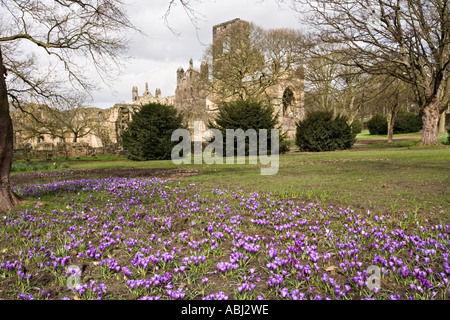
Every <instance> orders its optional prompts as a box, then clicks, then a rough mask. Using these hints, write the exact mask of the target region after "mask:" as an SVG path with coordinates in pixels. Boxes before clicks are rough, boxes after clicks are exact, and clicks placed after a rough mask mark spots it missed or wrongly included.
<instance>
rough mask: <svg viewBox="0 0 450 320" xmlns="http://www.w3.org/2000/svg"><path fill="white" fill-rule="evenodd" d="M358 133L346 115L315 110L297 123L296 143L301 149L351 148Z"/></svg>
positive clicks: (328, 149)
mask: <svg viewBox="0 0 450 320" xmlns="http://www.w3.org/2000/svg"><path fill="white" fill-rule="evenodd" d="M355 137H356V133H353V132H352V128H351V126H350V125H348V123H347V118H346V117H344V116H340V115H339V116H337V117H333V113H332V112H328V111H313V112H310V113H308V114H307V115H306V118H305V119H304V120H303V121H299V122H298V123H297V132H296V144H297V145H298V147H299V148H300V150H301V151H314V152H317V151H333V150H345V149H350V148H351V147H352V146H353V144H354V143H355V140H356V139H355Z"/></svg>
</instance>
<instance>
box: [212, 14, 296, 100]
mask: <svg viewBox="0 0 450 320" xmlns="http://www.w3.org/2000/svg"><path fill="white" fill-rule="evenodd" d="M303 43H304V38H303V36H302V34H301V33H300V32H299V31H296V30H290V29H275V30H263V29H262V28H260V27H258V26H256V25H255V24H252V23H247V22H245V21H239V23H235V24H232V25H230V26H229V27H227V31H226V32H223V33H221V34H218V35H217V36H216V38H215V39H214V41H213V43H212V44H211V46H210V47H209V48H208V49H207V50H206V52H205V55H204V57H205V60H206V61H207V62H208V67H209V69H210V70H212V72H211V74H212V79H210V80H212V81H211V82H209V90H210V92H211V93H213V96H214V99H215V102H216V103H217V102H222V101H229V100H232V99H236V98H253V99H265V98H268V99H269V100H270V97H265V96H264V95H265V94H266V92H267V91H266V90H267V88H269V87H271V86H273V85H275V84H277V83H279V82H280V81H282V80H289V79H291V78H293V77H295V78H298V77H299V72H302V65H301V64H302V60H301V56H300V55H299V50H300V49H301V48H303V45H302V44H303ZM300 76H302V75H300Z"/></svg>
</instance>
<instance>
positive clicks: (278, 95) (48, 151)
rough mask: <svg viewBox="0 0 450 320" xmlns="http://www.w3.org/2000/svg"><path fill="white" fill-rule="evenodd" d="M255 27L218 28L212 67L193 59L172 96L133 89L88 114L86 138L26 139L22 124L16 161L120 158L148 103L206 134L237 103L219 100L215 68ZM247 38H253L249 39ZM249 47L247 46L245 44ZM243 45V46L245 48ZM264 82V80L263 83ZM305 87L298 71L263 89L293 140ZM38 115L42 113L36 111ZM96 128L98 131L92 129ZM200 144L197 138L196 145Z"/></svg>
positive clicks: (17, 132) (252, 82) (247, 82)
mask: <svg viewBox="0 0 450 320" xmlns="http://www.w3.org/2000/svg"><path fill="white" fill-rule="evenodd" d="M249 26H250V23H248V22H247V21H244V20H241V19H234V20H231V21H228V22H224V23H221V24H219V25H216V26H214V27H213V44H212V47H213V46H215V47H216V48H218V49H214V50H213V53H212V54H211V56H212V59H211V61H210V63H207V62H206V61H204V62H202V63H201V65H200V68H199V69H197V68H195V67H194V64H193V61H192V59H191V60H190V61H189V67H188V68H187V69H186V70H184V68H182V67H179V68H178V70H176V75H175V76H176V79H177V87H176V90H175V94H174V95H172V96H165V97H163V96H162V95H161V90H160V89H156V90H155V94H154V95H153V94H152V93H151V92H150V91H149V87H148V83H146V84H145V90H144V91H143V92H142V94H139V89H138V87H136V86H133V87H132V95H131V102H130V103H127V104H115V105H114V106H113V107H111V108H109V109H100V108H85V112H83V116H84V117H90V121H91V123H92V124H91V125H90V126H91V128H87V127H86V128H85V130H87V131H88V133H87V134H85V135H82V136H80V137H78V138H76V137H75V139H74V135H73V134H71V133H70V132H69V133H68V134H67V136H65V139H63V138H61V137H60V138H55V137H52V136H51V135H49V134H43V135H38V136H35V137H30V136H29V135H26V134H24V133H23V130H22V129H23V128H21V126H20V124H18V123H15V137H14V139H15V153H16V157H18V158H20V157H22V158H29V157H30V156H31V154H32V153H34V154H35V155H36V154H41V155H42V157H46V158H53V157H64V156H72V157H73V156H90V155H100V154H116V153H120V152H121V141H120V137H121V134H122V132H123V131H124V130H125V129H126V128H127V124H128V122H130V121H131V119H132V115H133V113H135V112H137V111H138V110H139V108H140V106H142V105H145V104H148V103H154V102H157V103H161V104H167V105H173V106H174V107H175V108H176V109H178V110H179V111H180V112H183V114H184V120H185V122H186V124H187V125H188V127H189V129H190V130H191V131H193V129H194V127H193V124H194V121H203V124H204V125H203V129H204V130H205V129H207V127H206V124H207V123H208V120H211V119H212V118H213V117H214V115H215V113H216V112H217V106H218V103H220V101H226V100H230V99H233V98H235V97H233V96H229V97H225V98H224V97H223V96H221V95H219V94H218V90H217V87H219V86H221V83H220V81H219V80H218V79H216V77H215V68H217V69H218V68H219V66H220V67H221V68H223V67H224V66H223V63H224V61H223V60H222V58H221V57H222V56H223V55H224V53H226V52H229V51H232V50H235V51H236V50H237V49H236V48H233V38H232V37H234V36H235V34H234V33H233V32H232V31H231V30H233V29H239V30H247V29H248V28H249ZM244 34H246V37H248V33H244ZM245 41H247V40H245ZM245 41H244V42H245ZM260 78H261V77H260ZM243 83H244V84H243V85H245V86H249V87H251V86H253V87H256V86H258V85H259V84H258V81H255V79H250V78H249V79H244V82H243ZM303 86H304V82H303V77H302V76H301V73H299V72H298V70H293V69H292V70H291V72H286V73H285V74H283V75H282V76H281V77H280V78H279V79H277V81H274V82H273V84H271V85H268V86H266V87H264V88H263V92H262V95H263V96H264V97H265V99H266V101H267V102H268V103H270V104H271V105H272V106H273V107H274V109H275V112H276V113H278V116H279V124H280V125H281V129H282V131H283V132H287V135H288V137H290V138H293V137H294V136H295V124H296V122H297V121H298V120H301V119H303V118H304V116H305V110H304V102H303V101H304V87H303ZM36 112H37V113H39V108H38V109H37V110H36ZM93 128H94V129H93ZM195 139H198V138H196V137H194V140H195Z"/></svg>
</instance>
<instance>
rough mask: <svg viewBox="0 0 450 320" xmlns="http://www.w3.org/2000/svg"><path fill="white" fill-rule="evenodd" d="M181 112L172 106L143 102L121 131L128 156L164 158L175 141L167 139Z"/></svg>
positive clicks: (168, 156)
mask: <svg viewBox="0 0 450 320" xmlns="http://www.w3.org/2000/svg"><path fill="white" fill-rule="evenodd" d="M182 119H183V117H182V115H177V110H176V109H175V108H174V107H173V106H167V105H163V104H159V103H150V104H147V105H143V106H142V108H141V110H140V111H139V112H136V113H135V114H133V117H132V121H131V122H130V123H129V124H128V128H127V129H126V130H125V131H124V132H123V133H122V143H123V147H124V149H125V150H128V152H129V153H128V158H129V159H131V160H137V161H142V160H156V159H158V160H168V159H170V156H171V153H172V149H173V147H174V146H175V145H177V144H178V142H176V141H171V137H172V133H173V131H174V130H176V129H179V128H185V127H184V126H183V125H182Z"/></svg>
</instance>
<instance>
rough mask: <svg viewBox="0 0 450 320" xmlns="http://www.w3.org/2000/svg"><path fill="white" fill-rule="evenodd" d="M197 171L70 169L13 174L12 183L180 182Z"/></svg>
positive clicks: (166, 169)
mask: <svg viewBox="0 0 450 320" xmlns="http://www.w3.org/2000/svg"><path fill="white" fill-rule="evenodd" d="M198 173H199V172H198V171H197V170H192V169H178V168H176V169H174V168H161V169H157V168H148V169H135V168H127V169H68V170H62V171H49V172H27V173H19V174H13V175H11V176H10V182H11V184H12V185H13V186H14V185H20V184H28V183H43V182H52V181H59V180H76V179H93V178H106V177H119V178H137V177H140V178H146V177H149V178H153V177H157V178H160V179H171V180H178V179H182V178H185V177H190V176H193V175H196V174H198Z"/></svg>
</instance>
